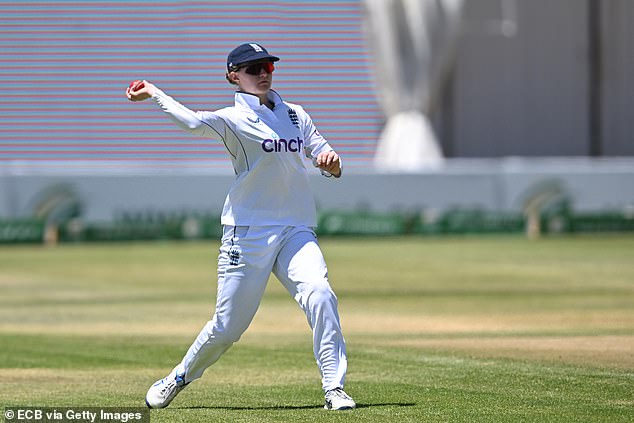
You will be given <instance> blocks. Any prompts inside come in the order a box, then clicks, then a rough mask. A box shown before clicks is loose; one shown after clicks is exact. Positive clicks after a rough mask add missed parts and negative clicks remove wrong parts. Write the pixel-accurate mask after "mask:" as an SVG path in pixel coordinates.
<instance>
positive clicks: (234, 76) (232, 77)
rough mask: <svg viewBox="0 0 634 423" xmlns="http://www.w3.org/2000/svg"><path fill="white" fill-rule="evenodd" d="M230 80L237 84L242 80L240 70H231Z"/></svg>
mask: <svg viewBox="0 0 634 423" xmlns="http://www.w3.org/2000/svg"><path fill="white" fill-rule="evenodd" d="M229 80H231V81H233V82H235V83H236V84H237V83H238V81H239V80H240V75H238V72H234V71H231V72H229Z"/></svg>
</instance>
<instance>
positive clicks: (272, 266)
mask: <svg viewBox="0 0 634 423" xmlns="http://www.w3.org/2000/svg"><path fill="white" fill-rule="evenodd" d="M271 272H273V273H274V274H275V276H276V277H277V279H279V280H280V282H281V283H282V284H283V285H284V287H285V288H286V289H287V290H288V292H289V293H290V294H291V296H292V297H293V298H295V301H297V303H298V304H299V306H300V307H301V308H302V309H303V310H304V313H306V317H307V319H308V324H309V325H310V327H311V329H312V331H313V351H314V354H315V359H316V361H317V365H318V366H319V370H320V372H321V375H322V387H323V389H324V390H325V391H328V390H330V389H334V388H337V387H343V384H344V379H345V375H346V370H347V359H346V345H345V340H344V338H343V335H342V333H341V324H340V322H339V314H338V311H337V297H336V296H335V293H334V292H333V291H332V289H331V287H330V284H329V283H328V269H327V268H326V263H325V261H324V257H323V255H322V253H321V250H320V248H319V245H318V244H317V237H316V236H315V233H314V232H313V230H312V229H310V228H308V227H295V226H288V227H285V226H267V227H253V226H225V227H224V233H223V237H222V246H221V247H220V255H219V257H218V295H217V301H216V311H215V314H214V316H213V318H212V319H211V320H210V321H209V322H207V324H206V325H205V326H204V327H203V329H202V330H201V331H200V333H199V334H198V337H197V338H196V340H195V341H194V343H193V344H192V345H191V347H190V348H189V350H188V351H187V354H186V355H185V357H184V358H183V360H182V361H181V363H180V364H179V365H178V366H177V369H176V370H177V372H178V374H184V375H185V376H184V377H185V381H186V382H191V381H192V380H194V379H198V378H199V377H201V376H202V374H203V372H204V371H205V369H207V367H209V366H211V365H212V364H213V363H215V362H216V361H217V360H218V359H219V358H220V356H221V355H222V354H223V353H224V352H225V351H226V350H227V349H229V347H231V345H232V344H233V343H234V342H236V341H238V339H240V336H241V335H242V333H243V332H244V331H245V330H246V329H247V327H248V326H249V324H250V323H251V320H252V319H253V316H254V315H255V313H256V311H257V309H258V307H259V305H260V301H261V299H262V295H263V294H264V290H265V288H266V283H267V281H268V279H269V276H270V274H271ZM279 324H280V326H282V325H284V322H283V321H280V322H279Z"/></svg>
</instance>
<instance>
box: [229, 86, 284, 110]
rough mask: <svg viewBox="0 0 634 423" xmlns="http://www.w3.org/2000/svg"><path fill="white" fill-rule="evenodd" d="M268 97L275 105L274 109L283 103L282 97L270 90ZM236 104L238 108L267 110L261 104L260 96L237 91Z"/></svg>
mask: <svg viewBox="0 0 634 423" xmlns="http://www.w3.org/2000/svg"><path fill="white" fill-rule="evenodd" d="M267 97H268V99H269V100H271V102H272V103H273V108H275V107H277V106H278V105H279V104H281V103H282V97H281V96H280V95H279V94H278V93H277V92H276V91H273V90H269V92H268V94H267ZM235 102H236V107H238V106H242V107H246V108H247V109H251V110H258V109H261V108H266V106H265V105H264V104H260V99H259V98H258V96H256V95H254V94H249V93H245V92H242V91H236V96H235Z"/></svg>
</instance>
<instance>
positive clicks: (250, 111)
mask: <svg viewBox="0 0 634 423" xmlns="http://www.w3.org/2000/svg"><path fill="white" fill-rule="evenodd" d="M152 98H153V99H154V100H155V101H156V103H157V104H158V105H159V106H160V107H161V108H162V109H163V111H164V112H165V113H167V114H168V115H169V116H170V118H171V119H172V120H174V121H175V122H176V124H178V126H180V127H181V128H183V129H185V130H187V131H189V132H191V133H193V134H196V135H199V136H203V137H207V138H213V139H220V140H221V141H222V142H223V143H224V145H225V147H226V149H227V152H228V153H229V155H230V156H231V161H232V163H233V169H234V170H235V173H236V180H235V181H234V183H233V185H232V186H231V189H230V190H229V193H228V194H227V198H226V200H225V204H224V207H223V210H222V218H221V223H222V224H223V225H235V226H242V225H245V226H268V225H289V226H299V225H306V226H312V227H314V226H317V215H316V211H315V201H314V199H313V195H312V192H311V190H310V186H309V183H308V172H307V168H306V165H305V161H304V157H308V158H310V159H312V160H313V163H314V161H315V159H316V157H317V155H318V154H320V153H322V152H326V151H330V150H332V148H331V147H330V145H329V144H328V142H327V141H326V140H325V139H324V137H322V136H321V135H320V134H319V132H318V131H317V129H316V128H315V126H314V124H313V122H312V120H311V118H310V116H309V115H308V113H306V112H305V111H304V109H303V108H302V107H301V106H299V105H296V104H291V103H286V102H284V101H283V100H282V98H281V97H280V96H279V94H277V93H276V92H275V91H272V90H271V91H270V92H269V99H270V100H271V101H272V103H273V104H274V105H275V107H274V108H273V110H271V109H269V108H268V107H266V106H264V105H261V104H260V100H259V98H258V97H257V96H255V95H252V94H247V93H242V92H236V94H235V106H233V107H226V108H224V109H220V110H216V111H214V112H205V111H202V112H194V111H192V110H190V109H188V108H187V107H185V106H183V105H182V104H180V103H178V102H177V101H176V100H174V99H173V98H171V97H170V96H168V95H167V94H165V93H164V92H162V91H161V90H159V89H157V90H156V92H155V94H154V96H153V97H152ZM322 174H324V175H325V176H329V175H328V174H327V172H322Z"/></svg>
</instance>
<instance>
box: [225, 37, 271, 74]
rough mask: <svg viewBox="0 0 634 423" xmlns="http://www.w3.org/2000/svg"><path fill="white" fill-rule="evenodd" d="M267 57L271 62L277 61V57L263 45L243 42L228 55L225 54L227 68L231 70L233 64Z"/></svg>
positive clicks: (236, 64) (237, 64)
mask: <svg viewBox="0 0 634 423" xmlns="http://www.w3.org/2000/svg"><path fill="white" fill-rule="evenodd" d="M262 59H269V60H270V61H271V62H277V61H278V60H280V58H279V57H275V56H272V55H270V54H269V52H268V51H266V49H265V48H264V47H262V46H261V45H259V44H256V43H245V44H242V45H239V46H238V47H236V48H234V49H233V50H232V51H231V53H229V56H227V70H231V68H232V67H234V66H239V65H241V64H243V63H247V62H253V61H256V60H262Z"/></svg>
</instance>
